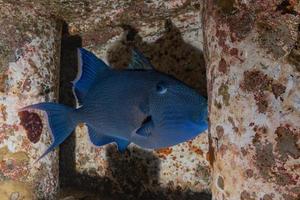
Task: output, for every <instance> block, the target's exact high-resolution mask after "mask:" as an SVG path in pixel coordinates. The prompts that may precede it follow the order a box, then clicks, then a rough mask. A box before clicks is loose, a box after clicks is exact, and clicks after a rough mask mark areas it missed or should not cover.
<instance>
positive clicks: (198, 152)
mask: <svg viewBox="0 0 300 200" xmlns="http://www.w3.org/2000/svg"><path fill="white" fill-rule="evenodd" d="M190 150H191V151H193V152H195V153H196V154H198V155H201V156H203V151H202V150H201V149H200V148H198V147H196V146H192V147H191V148H190Z"/></svg>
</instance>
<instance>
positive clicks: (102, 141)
mask: <svg viewBox="0 0 300 200" xmlns="http://www.w3.org/2000/svg"><path fill="white" fill-rule="evenodd" d="M86 125H87V127H88V132H89V138H90V141H91V143H92V144H93V145H94V146H96V147H99V146H103V145H106V144H110V143H113V142H115V143H117V146H118V150H119V152H121V153H123V152H125V151H126V149H127V146H128V145H129V144H130V142H129V141H127V140H123V139H119V138H116V137H111V136H107V135H103V134H99V133H97V132H96V131H95V129H94V128H93V127H92V126H90V125H88V124H86Z"/></svg>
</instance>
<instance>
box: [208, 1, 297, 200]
mask: <svg viewBox="0 0 300 200" xmlns="http://www.w3.org/2000/svg"><path fill="white" fill-rule="evenodd" d="M282 2H285V3H282ZM205 4H206V5H205V14H204V18H203V22H204V26H203V30H204V33H205V34H204V38H205V47H204V50H205V52H206V53H205V55H206V61H207V75H208V76H207V78H208V94H209V108H210V109H209V110H210V116H209V118H210V122H211V125H210V130H209V133H210V135H211V140H210V152H211V153H210V154H211V155H212V156H211V163H212V166H213V174H212V176H213V181H212V195H213V199H215V200H221V199H263V200H269V199H291V200H292V199H295V200H296V199H299V197H300V188H299V185H300V170H299V166H300V143H299V141H300V71H299V64H300V62H299V60H300V59H299V34H300V32H299V28H298V27H299V22H300V16H299V2H298V3H297V2H296V1H272V0H265V1H222V0H219V1H213V0H206V2H205ZM284 4H287V5H284Z"/></svg>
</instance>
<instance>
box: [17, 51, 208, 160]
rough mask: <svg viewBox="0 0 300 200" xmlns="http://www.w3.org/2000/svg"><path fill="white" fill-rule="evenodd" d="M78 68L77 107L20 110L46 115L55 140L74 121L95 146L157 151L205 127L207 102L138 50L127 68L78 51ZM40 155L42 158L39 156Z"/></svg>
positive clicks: (59, 140)
mask: <svg viewBox="0 0 300 200" xmlns="http://www.w3.org/2000/svg"><path fill="white" fill-rule="evenodd" d="M78 59H79V70H78V71H79V72H78V75H77V77H76V79H75V80H74V81H73V92H74V95H75V97H76V100H77V103H78V106H77V108H76V109H75V108H71V107H67V106H64V105H62V104H57V103H46V102H45V103H38V104H34V105H30V106H27V107H25V108H22V109H21V110H28V109H38V110H43V111H45V112H46V113H47V116H48V123H49V127H50V129H51V132H52V138H53V142H52V144H51V146H50V147H49V148H48V149H47V150H46V151H45V153H44V154H43V155H42V156H41V157H43V156H45V155H46V154H47V153H49V152H50V151H51V150H53V149H54V148H55V147H57V146H58V145H59V144H61V143H62V142H63V141H64V140H65V139H66V138H67V137H68V136H69V135H70V134H71V133H72V131H73V130H74V129H75V126H76V125H77V124H78V123H84V124H85V125H86V126H87V128H88V134H89V138H90V140H91V142H92V143H93V144H94V145H96V146H102V145H105V144H109V143H113V142H115V143H116V144H117V146H118V150H119V151H120V152H124V151H125V150H126V148H127V146H128V145H129V144H130V143H131V142H132V143H134V144H136V145H138V146H140V147H142V148H147V149H158V148H164V147H169V146H173V145H176V144H179V143H181V142H184V141H187V140H190V139H193V138H194V137H196V136H197V135H198V134H200V133H201V132H203V131H205V130H206V129H207V127H208V122H207V117H208V113H207V100H206V98H204V97H202V96H201V95H199V94H198V93H197V92H196V91H195V90H194V89H192V88H190V87H188V86H187V85H185V84H184V83H182V82H181V81H179V80H177V79H175V78H173V77H171V76H169V75H166V74H163V73H161V72H158V71H156V70H155V69H154V67H153V66H152V64H151V63H150V62H149V61H148V59H147V58H145V57H144V56H143V55H142V53H141V52H139V51H138V50H133V51H132V59H131V62H130V64H129V66H128V69H126V70H114V69H112V68H111V67H109V66H108V65H106V64H105V63H104V62H103V61H102V60H101V59H99V58H97V57H96V56H95V55H94V54H93V53H91V52H89V51H87V50H85V49H83V48H80V49H78ZM41 157H40V158H41Z"/></svg>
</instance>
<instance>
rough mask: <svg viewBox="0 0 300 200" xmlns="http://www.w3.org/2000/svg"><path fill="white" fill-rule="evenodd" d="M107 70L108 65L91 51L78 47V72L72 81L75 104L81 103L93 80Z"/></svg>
mask: <svg viewBox="0 0 300 200" xmlns="http://www.w3.org/2000/svg"><path fill="white" fill-rule="evenodd" d="M107 70H109V67H108V66H107V65H106V64H105V63H104V62H103V61H102V60H101V59H99V58H97V57H96V56H95V55H94V54H93V53H92V52H89V51H87V50H86V49H84V48H78V73H77V77H76V78H75V80H74V81H72V83H73V93H74V96H75V97H76V100H77V105H78V104H82V102H83V99H84V97H85V95H86V94H87V92H88V90H89V89H90V87H91V86H92V84H93V83H94V81H95V80H96V79H97V77H99V76H100V75H101V74H102V73H104V72H105V71H107Z"/></svg>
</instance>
